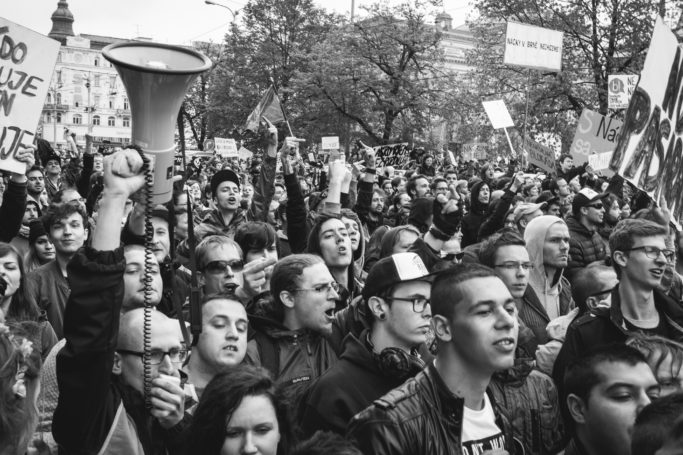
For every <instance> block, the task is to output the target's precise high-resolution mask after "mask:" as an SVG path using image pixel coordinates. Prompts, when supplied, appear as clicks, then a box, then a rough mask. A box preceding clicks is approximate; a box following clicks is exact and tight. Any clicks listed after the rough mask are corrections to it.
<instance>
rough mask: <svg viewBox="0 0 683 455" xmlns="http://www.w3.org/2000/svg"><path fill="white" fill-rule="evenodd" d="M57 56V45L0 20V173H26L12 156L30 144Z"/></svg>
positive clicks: (45, 38)
mask: <svg viewBox="0 0 683 455" xmlns="http://www.w3.org/2000/svg"><path fill="white" fill-rule="evenodd" d="M58 53H59V42H57V41H55V40H53V39H51V38H48V37H46V36H43V35H41V34H39V33H36V32H34V31H33V30H29V29H28V28H26V27H22V26H20V25H17V24H15V23H14V22H10V21H8V20H7V19H3V18H1V17H0V169H4V170H7V171H10V172H16V173H21V174H23V173H24V172H26V165H25V164H24V163H22V162H20V161H17V160H16V159H15V156H16V153H17V151H18V150H19V149H22V148H24V147H26V146H27V145H30V144H31V143H32V142H33V137H34V136H35V131H36V127H37V126H38V120H39V119H40V114H41V112H42V110H43V103H44V102H45V96H46V95H47V89H48V85H49V83H50V79H51V78H52V72H53V70H54V67H55V62H56V61H57V54H58Z"/></svg>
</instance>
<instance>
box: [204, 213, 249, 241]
mask: <svg viewBox="0 0 683 455" xmlns="http://www.w3.org/2000/svg"><path fill="white" fill-rule="evenodd" d="M246 222H247V215H246V212H245V211H244V210H242V209H237V211H236V212H235V214H234V215H233V217H232V219H231V220H230V223H229V224H228V225H226V224H225V222H224V221H223V215H221V211H220V210H218V209H214V210H211V211H210V212H209V213H208V215H206V217H204V219H203V220H202V222H201V224H200V225H199V226H197V228H196V229H195V235H196V237H197V241H198V242H199V241H201V239H203V238H204V237H206V236H209V235H216V234H224V235H227V236H228V237H230V238H231V239H232V238H234V237H235V232H237V228H238V227H239V226H240V225H242V224H244V223H246Z"/></svg>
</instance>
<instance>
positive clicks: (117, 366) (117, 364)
mask: <svg viewBox="0 0 683 455" xmlns="http://www.w3.org/2000/svg"><path fill="white" fill-rule="evenodd" d="M122 362H123V358H122V357H121V354H119V353H118V352H115V353H114V363H113V364H112V367H111V372H112V374H115V375H116V376H119V375H120V374H121V369H122V365H121V363H122Z"/></svg>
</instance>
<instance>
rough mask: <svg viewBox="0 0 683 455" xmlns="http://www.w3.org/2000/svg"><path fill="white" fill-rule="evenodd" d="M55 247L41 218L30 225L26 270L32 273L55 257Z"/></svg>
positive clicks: (25, 259) (25, 261) (25, 260)
mask: <svg viewBox="0 0 683 455" xmlns="http://www.w3.org/2000/svg"><path fill="white" fill-rule="evenodd" d="M55 254H56V253H55V247H54V245H53V244H52V242H50V239H49V238H48V237H47V232H45V226H43V223H42V222H41V221H40V220H36V221H33V222H32V223H31V224H30V225H29V232H28V251H27V252H26V256H25V257H24V265H25V270H24V271H25V272H26V273H31V272H33V271H34V270H35V269H37V268H38V267H40V266H41V265H45V264H47V263H48V262H50V261H51V260H53V259H54V258H55Z"/></svg>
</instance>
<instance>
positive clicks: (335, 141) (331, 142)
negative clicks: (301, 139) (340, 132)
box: [322, 136, 339, 150]
mask: <svg viewBox="0 0 683 455" xmlns="http://www.w3.org/2000/svg"><path fill="white" fill-rule="evenodd" d="M322 149H323V150H339V136H324V137H323V138H322Z"/></svg>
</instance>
